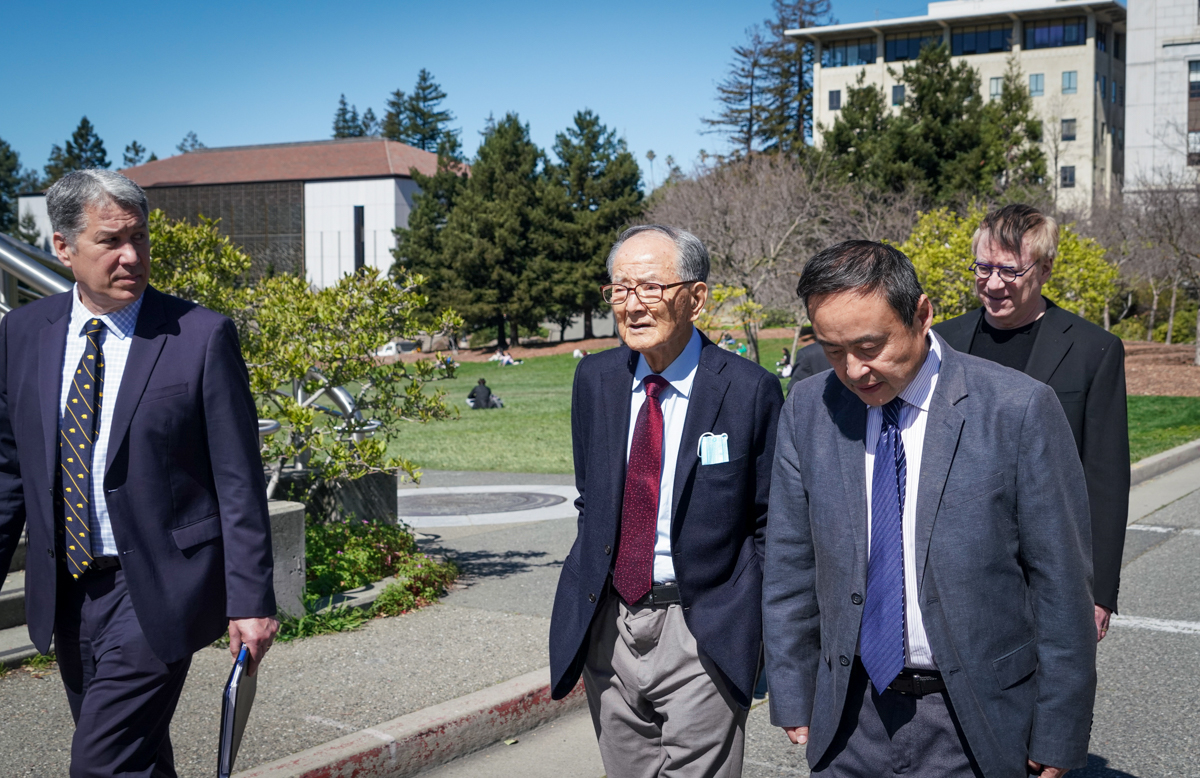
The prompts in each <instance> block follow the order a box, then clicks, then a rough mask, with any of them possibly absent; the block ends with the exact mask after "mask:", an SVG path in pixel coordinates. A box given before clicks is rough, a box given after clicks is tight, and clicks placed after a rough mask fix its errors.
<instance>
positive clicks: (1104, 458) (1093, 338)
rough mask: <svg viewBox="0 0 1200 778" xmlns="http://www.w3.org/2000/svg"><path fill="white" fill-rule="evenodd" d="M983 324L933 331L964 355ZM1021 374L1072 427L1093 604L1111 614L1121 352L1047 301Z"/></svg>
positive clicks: (1121, 447)
mask: <svg viewBox="0 0 1200 778" xmlns="http://www.w3.org/2000/svg"><path fill="white" fill-rule="evenodd" d="M982 317H983V309H982V308H976V309H975V310H973V311H971V312H970V313H964V314H963V315H962V316H958V317H955V318H953V319H950V320H949V321H944V322H942V323H941V324H935V325H934V327H933V329H934V331H935V332H937V333H938V334H939V335H941V336H942V337H943V338H945V339H946V343H948V344H950V346H951V347H952V348H955V349H957V350H958V351H962V352H965V353H970V351H971V342H972V341H973V340H974V339H975V332H976V331H977V330H978V328H979V320H980V319H981V318H982ZM1024 373H1025V374H1026V375H1028V376H1029V377H1030V378H1036V379H1037V380H1039V381H1041V382H1042V383H1044V384H1049V385H1050V388H1051V389H1053V390H1054V394H1055V396H1057V397H1058V401H1059V403H1060V404H1061V405H1062V407H1063V413H1065V414H1066V415H1067V423H1068V424H1070V425H1071V433H1072V434H1073V435H1074V436H1075V447H1076V449H1077V450H1078V451H1079V458H1080V459H1081V460H1082V461H1083V473H1084V476H1085V477H1086V478H1087V488H1088V502H1089V504H1090V505H1091V511H1092V565H1093V567H1094V568H1095V576H1096V582H1095V587H1094V590H1095V591H1094V593H1095V596H1096V602H1097V603H1098V604H1099V605H1103V606H1104V607H1106V608H1108V609H1110V610H1114V611H1115V610H1116V609H1117V593H1118V591H1119V590H1120V588H1121V554H1122V552H1123V551H1124V549H1125V525H1126V523H1127V522H1128V520H1129V481H1130V472H1129V421H1128V406H1127V405H1126V398H1125V346H1124V344H1123V343H1121V339H1120V338H1118V337H1117V336H1116V335H1113V334H1112V333H1111V332H1105V331H1104V330H1103V329H1102V328H1101V327H1097V326H1096V325H1095V324H1092V323H1091V322H1090V321H1088V320H1087V319H1084V318H1081V317H1079V316H1076V315H1075V314H1073V313H1071V312H1070V311H1066V310H1063V309H1062V308H1059V307H1058V306H1057V305H1055V304H1054V303H1053V302H1051V301H1050V300H1046V315H1045V316H1043V317H1042V323H1041V326H1040V327H1039V328H1038V333H1037V340H1035V341H1034V344H1033V353H1032V354H1030V355H1029V364H1028V365H1026V366H1025V370H1024Z"/></svg>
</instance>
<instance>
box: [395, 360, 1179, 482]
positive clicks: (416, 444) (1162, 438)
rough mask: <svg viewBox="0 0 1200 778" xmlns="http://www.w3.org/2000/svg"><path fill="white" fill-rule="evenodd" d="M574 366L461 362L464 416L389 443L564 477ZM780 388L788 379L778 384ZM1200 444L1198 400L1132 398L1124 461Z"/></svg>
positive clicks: (455, 394) (414, 452)
mask: <svg viewBox="0 0 1200 778" xmlns="http://www.w3.org/2000/svg"><path fill="white" fill-rule="evenodd" d="M791 345H792V344H791V340H790V339H775V340H764V341H761V342H760V344H759V346H760V349H761V351H762V359H763V364H764V365H765V366H767V367H768V368H769V369H772V370H773V369H774V366H775V362H776V361H777V360H778V359H779V357H780V356H781V355H782V353H783V348H784V346H787V347H788V348H791ZM577 364H578V360H576V359H574V358H573V357H571V356H570V355H566V354H564V355H562V356H554V357H536V358H534V359H527V360H525V363H524V364H522V365H518V366H516V367H499V366H498V365H497V364H496V363H495V362H482V363H481V362H464V363H463V365H462V366H461V367H460V368H459V369H458V371H457V372H458V378H456V379H454V380H452V381H439V382H437V383H436V384H434V386H436V387H437V388H440V389H442V390H444V391H445V392H446V393H447V394H448V396H449V399H450V401H451V403H452V404H454V405H457V406H458V407H459V408H460V409H461V411H462V415H461V417H460V418H457V419H453V420H450V421H439V422H431V423H429V424H412V425H410V426H408V427H406V428H405V429H404V431H403V434H402V435H401V436H400V438H399V439H398V440H397V441H395V442H394V443H393V444H392V449H393V453H401V454H403V455H404V456H405V457H407V458H409V459H411V460H413V461H414V462H417V463H418V464H419V465H420V466H421V467H423V468H425V469H429V470H492V471H504V472H511V473H570V472H571V471H572V463H571V380H572V378H573V377H574V374H575V366H576V365H577ZM480 377H483V378H486V379H487V382H488V386H490V387H491V388H492V391H493V392H495V393H496V394H498V395H500V397H502V398H503V399H504V406H505V407H504V408H503V409H500V410H492V411H472V410H471V409H469V408H468V407H467V403H466V397H467V392H469V391H471V387H473V386H474V385H475V382H476V381H477V380H478V379H479V378H480ZM781 383H783V385H784V386H785V387H786V381H782V382H781ZM1196 438H1200V398H1197V397H1140V396H1139V397H1130V398H1129V447H1130V458H1131V459H1132V461H1134V462H1136V461H1138V460H1139V459H1143V458H1145V457H1148V456H1150V455H1151V454H1157V453H1158V452H1160V451H1165V450H1167V449H1169V448H1173V447H1174V446H1178V445H1180V444H1182V443H1186V442H1187V441H1189V440H1195V439H1196Z"/></svg>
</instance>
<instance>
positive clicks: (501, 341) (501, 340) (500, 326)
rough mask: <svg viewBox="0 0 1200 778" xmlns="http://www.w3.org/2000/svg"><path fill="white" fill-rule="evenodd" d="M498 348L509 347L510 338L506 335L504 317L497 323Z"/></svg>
mask: <svg viewBox="0 0 1200 778" xmlns="http://www.w3.org/2000/svg"><path fill="white" fill-rule="evenodd" d="M496 348H508V339H507V338H505V337H504V319H500V321H499V323H497V324H496Z"/></svg>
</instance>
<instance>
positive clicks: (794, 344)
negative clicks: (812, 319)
mask: <svg viewBox="0 0 1200 778" xmlns="http://www.w3.org/2000/svg"><path fill="white" fill-rule="evenodd" d="M802 329H804V325H802V324H801V323H800V322H796V334H795V335H793V336H792V351H791V354H792V364H793V365H794V364H796V349H797V348H799V346H800V330H802Z"/></svg>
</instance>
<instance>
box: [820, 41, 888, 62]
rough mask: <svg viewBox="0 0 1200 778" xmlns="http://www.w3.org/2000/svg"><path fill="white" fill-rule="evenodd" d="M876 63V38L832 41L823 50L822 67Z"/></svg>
mask: <svg viewBox="0 0 1200 778" xmlns="http://www.w3.org/2000/svg"><path fill="white" fill-rule="evenodd" d="M874 64H875V39H874V38H856V39H854V40H851V41H837V42H836V43H830V44H829V45H828V46H826V47H825V48H824V49H823V50H822V52H821V67H823V68H841V67H847V66H855V65H874Z"/></svg>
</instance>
